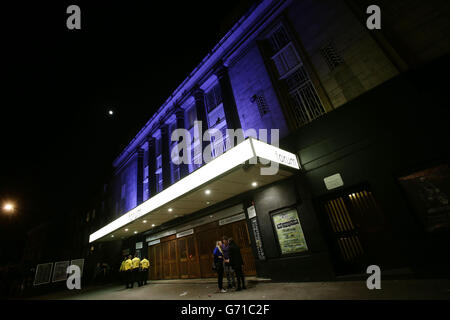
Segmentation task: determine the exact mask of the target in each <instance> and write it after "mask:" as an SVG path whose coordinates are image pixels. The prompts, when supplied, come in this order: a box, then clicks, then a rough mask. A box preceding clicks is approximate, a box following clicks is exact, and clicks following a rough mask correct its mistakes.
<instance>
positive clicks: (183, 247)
mask: <svg viewBox="0 0 450 320" xmlns="http://www.w3.org/2000/svg"><path fill="white" fill-rule="evenodd" d="M177 242H178V257H179V260H178V261H179V270H180V278H182V279H186V278H189V271H188V250H187V240H186V237H184V238H180V239H178V240H177Z"/></svg>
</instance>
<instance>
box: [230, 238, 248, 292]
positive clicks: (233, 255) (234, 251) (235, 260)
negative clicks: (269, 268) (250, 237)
mask: <svg viewBox="0 0 450 320" xmlns="http://www.w3.org/2000/svg"><path fill="white" fill-rule="evenodd" d="M228 242H229V250H230V264H231V267H232V268H233V270H234V271H235V272H236V279H237V289H236V291H241V290H242V289H247V287H246V286H245V279H244V273H243V272H242V265H243V264H244V260H242V255H241V248H239V246H238V245H237V244H236V243H235V242H234V241H233V239H232V238H230V239H228ZM241 282H242V285H241Z"/></svg>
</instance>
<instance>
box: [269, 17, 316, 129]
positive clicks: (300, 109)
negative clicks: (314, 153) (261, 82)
mask: <svg viewBox="0 0 450 320" xmlns="http://www.w3.org/2000/svg"><path fill="white" fill-rule="evenodd" d="M268 40H269V42H270V45H271V48H272V52H273V53H272V54H273V55H272V57H271V58H272V61H273V63H274V66H275V68H276V70H277V71H278V76H279V77H278V79H279V81H282V82H284V83H285V85H286V87H287V90H288V93H289V99H290V101H291V107H292V108H291V109H292V114H293V119H292V120H293V122H294V125H295V127H297V128H298V127H301V126H303V125H304V124H306V123H308V122H311V121H312V120H314V119H316V118H317V117H319V116H320V115H322V114H324V113H325V108H324V107H323V105H322V102H321V101H320V98H319V96H318V94H317V92H316V89H315V88H314V86H313V84H312V82H311V78H310V77H309V75H308V74H307V73H306V71H305V69H304V66H303V62H302V61H301V59H300V55H299V54H298V52H297V49H296V48H295V46H294V43H293V42H292V41H291V39H290V37H289V35H288V33H287V32H286V28H285V27H284V26H283V25H281V26H279V27H278V28H277V29H276V30H275V31H274V32H272V34H271V35H270V36H269V39H268ZM263 111H264V110H263ZM260 113H261V110H260Z"/></svg>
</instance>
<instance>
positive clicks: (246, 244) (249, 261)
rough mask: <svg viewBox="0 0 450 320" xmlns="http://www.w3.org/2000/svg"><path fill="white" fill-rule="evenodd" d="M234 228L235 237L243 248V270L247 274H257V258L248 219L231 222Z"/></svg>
mask: <svg viewBox="0 0 450 320" xmlns="http://www.w3.org/2000/svg"><path fill="white" fill-rule="evenodd" d="M231 227H232V229H233V239H234V241H235V242H236V244H237V245H238V246H239V248H241V255H242V260H243V261H244V266H243V272H244V274H245V275H247V276H254V275H256V266H255V258H254V257H253V250H252V247H251V242H250V234H249V233H248V228H247V221H245V220H242V221H238V222H235V223H232V224H231Z"/></svg>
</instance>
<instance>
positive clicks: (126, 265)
mask: <svg viewBox="0 0 450 320" xmlns="http://www.w3.org/2000/svg"><path fill="white" fill-rule="evenodd" d="M132 265H133V262H131V259H127V260H125V266H124V268H123V269H124V270H125V271H128V270H131V266H132Z"/></svg>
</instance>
